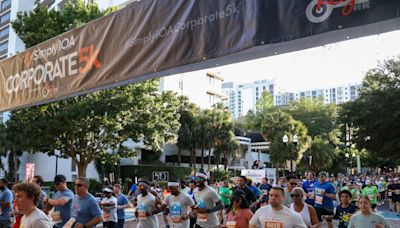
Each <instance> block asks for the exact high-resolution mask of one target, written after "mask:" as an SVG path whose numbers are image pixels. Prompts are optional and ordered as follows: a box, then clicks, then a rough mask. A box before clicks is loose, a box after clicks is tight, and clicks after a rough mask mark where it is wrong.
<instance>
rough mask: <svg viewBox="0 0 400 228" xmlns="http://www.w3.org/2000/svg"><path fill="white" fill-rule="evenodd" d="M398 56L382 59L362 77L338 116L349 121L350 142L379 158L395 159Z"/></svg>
mask: <svg viewBox="0 0 400 228" xmlns="http://www.w3.org/2000/svg"><path fill="white" fill-rule="evenodd" d="M399 117H400V59H399V58H396V59H392V60H388V61H386V62H384V63H383V64H382V65H380V66H379V67H377V68H376V69H372V70H370V71H369V72H368V73H367V75H366V77H365V78H364V80H363V83H362V87H361V89H360V97H359V98H358V99H357V100H355V101H354V102H350V103H347V104H344V105H343V110H342V113H341V119H342V121H343V122H344V123H351V124H352V138H353V143H354V144H356V146H357V147H358V148H359V149H362V148H366V149H367V150H368V151H369V152H370V153H371V155H373V156H375V157H380V158H388V159H399V158H400V154H399V153H398V151H399V150H400V132H399V130H398V129H399V128H400V122H399Z"/></svg>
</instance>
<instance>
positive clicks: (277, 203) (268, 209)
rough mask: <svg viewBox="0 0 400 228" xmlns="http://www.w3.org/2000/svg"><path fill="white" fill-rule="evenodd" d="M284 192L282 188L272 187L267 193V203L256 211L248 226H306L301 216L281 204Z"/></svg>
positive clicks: (293, 227) (251, 227)
mask: <svg viewBox="0 0 400 228" xmlns="http://www.w3.org/2000/svg"><path fill="white" fill-rule="evenodd" d="M284 194H285V193H284V191H283V188H280V187H278V186H276V187H272V189H271V192H270V194H269V205H267V206H264V207H261V208H260V209H258V210H257V211H256V213H255V214H254V215H253V217H252V218H251V220H250V222H249V224H250V226H249V227H250V228H257V227H262V228H270V227H280V228H301V227H303V228H306V227H307V226H306V224H305V223H304V221H303V219H302V218H301V216H300V215H299V214H298V213H296V212H294V211H291V210H290V209H289V208H287V207H285V206H284V205H283V202H284V200H285V197H284Z"/></svg>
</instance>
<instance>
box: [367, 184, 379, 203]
mask: <svg viewBox="0 0 400 228" xmlns="http://www.w3.org/2000/svg"><path fill="white" fill-rule="evenodd" d="M363 194H364V196H366V197H368V199H369V200H370V201H371V203H372V204H378V198H377V196H378V194H379V192H378V188H377V187H376V186H370V187H368V186H367V187H365V188H364V189H363Z"/></svg>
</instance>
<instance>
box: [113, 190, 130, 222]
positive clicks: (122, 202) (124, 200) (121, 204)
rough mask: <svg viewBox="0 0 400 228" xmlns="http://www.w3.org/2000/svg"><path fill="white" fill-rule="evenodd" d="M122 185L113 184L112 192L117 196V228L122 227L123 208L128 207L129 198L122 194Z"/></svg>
mask: <svg viewBox="0 0 400 228" xmlns="http://www.w3.org/2000/svg"><path fill="white" fill-rule="evenodd" d="M121 189H122V186H121V185H120V184H115V185H114V194H115V196H116V197H117V202H118V207H117V216H118V228H123V227H124V224H125V209H126V208H129V207H130V205H129V200H128V197H126V196H125V195H124V194H122V191H121Z"/></svg>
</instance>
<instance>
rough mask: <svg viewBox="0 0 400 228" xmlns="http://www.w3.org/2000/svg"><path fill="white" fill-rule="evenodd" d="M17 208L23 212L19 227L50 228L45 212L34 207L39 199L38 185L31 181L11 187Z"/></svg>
mask: <svg viewBox="0 0 400 228" xmlns="http://www.w3.org/2000/svg"><path fill="white" fill-rule="evenodd" d="M13 190H14V192H15V198H16V199H17V203H18V208H19V210H20V211H21V212H22V213H23V214H24V216H22V219H21V225H20V227H22V228H24V227H26V228H52V227H53V225H52V224H51V222H50V220H49V218H48V217H47V216H46V214H45V213H44V212H43V211H42V210H40V209H39V208H37V207H36V205H38V203H39V201H40V197H41V196H40V193H41V192H40V188H39V185H37V184H33V183H19V184H16V185H15V186H14V187H13Z"/></svg>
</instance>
